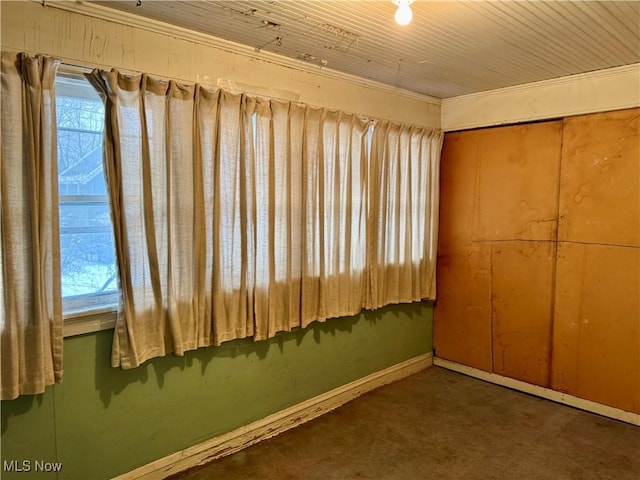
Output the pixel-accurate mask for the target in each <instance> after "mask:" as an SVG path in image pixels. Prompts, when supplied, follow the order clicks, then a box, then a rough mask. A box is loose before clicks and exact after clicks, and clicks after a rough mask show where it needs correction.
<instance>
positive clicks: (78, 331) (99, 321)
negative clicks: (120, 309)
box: [62, 309, 116, 337]
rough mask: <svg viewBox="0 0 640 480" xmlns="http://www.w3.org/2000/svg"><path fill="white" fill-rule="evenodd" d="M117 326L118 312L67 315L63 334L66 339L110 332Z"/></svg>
mask: <svg viewBox="0 0 640 480" xmlns="http://www.w3.org/2000/svg"><path fill="white" fill-rule="evenodd" d="M115 325H116V311H115V310H111V309H109V310H103V311H93V312H86V313H83V314H79V313H72V314H68V315H65V317H64V324H63V327H62V332H63V334H64V336H65V337H73V336H75V335H83V334H85V333H92V332H99V331H101V330H109V329H112V328H114V327H115Z"/></svg>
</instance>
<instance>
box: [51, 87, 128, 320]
mask: <svg viewBox="0 0 640 480" xmlns="http://www.w3.org/2000/svg"><path fill="white" fill-rule="evenodd" d="M56 114H57V127H58V179H59V183H58V186H59V195H60V199H59V200H60V250H61V266H62V296H63V305H64V309H65V312H67V313H68V312H70V311H72V310H73V311H78V310H80V311H82V310H94V309H96V308H101V307H105V306H108V305H113V304H114V303H115V302H116V301H117V281H116V266H115V257H114V246H113V230H112V228H111V217H110V214H109V204H108V198H107V190H106V185H105V178H104V172H103V168H102V140H103V128H104V106H103V103H102V101H101V100H100V98H99V97H98V95H97V94H96V93H95V91H94V90H93V88H92V87H91V85H90V84H89V83H88V82H87V81H86V80H85V79H84V78H82V77H72V76H64V75H61V76H58V79H57V80H56Z"/></svg>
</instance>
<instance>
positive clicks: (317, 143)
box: [90, 70, 441, 368]
mask: <svg viewBox="0 0 640 480" xmlns="http://www.w3.org/2000/svg"><path fill="white" fill-rule="evenodd" d="M90 78H91V81H92V83H93V84H94V85H95V86H96V87H97V88H98V90H99V91H101V92H102V94H103V96H104V97H105V99H106V116H107V119H106V139H105V142H106V147H105V152H106V154H105V157H106V158H105V162H106V163H105V164H106V168H105V171H106V175H107V183H108V185H109V191H110V198H111V204H112V210H113V215H112V216H113V220H114V230H115V239H116V251H117V256H118V265H119V269H120V284H121V291H122V305H121V308H120V312H119V315H118V320H117V326H116V332H115V340H114V348H113V357H112V363H113V365H114V366H118V365H120V366H122V367H123V368H131V367H135V366H137V365H139V364H140V363H142V362H144V361H145V360H147V359H149V358H152V357H156V356H161V355H164V354H166V353H167V352H175V353H176V354H178V355H182V354H183V352H185V351H187V350H190V349H194V348H198V347H200V346H206V345H218V344H220V343H222V342H224V341H228V340H232V339H236V338H243V337H250V336H253V338H254V339H256V340H260V339H264V338H268V337H271V336H273V335H274V334H275V333H276V332H278V331H286V330H291V329H293V328H296V327H305V326H306V325H308V324H309V323H311V322H313V321H316V320H325V319H327V318H330V317H338V316H343V315H351V314H355V313H357V312H359V311H360V310H361V309H362V308H364V307H365V306H366V305H367V303H370V304H371V305H373V306H380V305H383V304H386V303H391V302H399V301H412V300H416V299H420V298H432V296H433V294H434V281H435V278H434V272H433V266H434V259H435V244H434V243H433V242H434V239H435V238H436V235H437V232H436V227H435V225H436V222H437V161H436V160H437V157H438V155H439V144H438V141H440V142H441V136H438V135H439V134H437V133H434V132H430V131H427V130H421V129H414V128H410V127H403V126H397V125H392V124H381V126H380V128H379V129H378V130H377V131H376V133H375V134H374V139H375V145H377V146H378V149H379V152H378V153H376V156H375V158H374V159H372V163H370V159H369V154H368V152H369V144H368V141H369V138H370V134H371V128H372V126H373V124H372V121H371V120H369V119H366V118H361V117H358V116H356V115H351V114H346V113H343V112H337V111H330V110H326V109H321V108H313V107H308V106H304V105H300V104H296V103H290V102H280V101H275V100H266V99H257V98H251V97H248V96H245V95H233V94H230V93H227V92H225V91H220V90H214V89H208V88H205V87H202V86H198V85H183V84H179V83H176V82H169V81H163V80H158V79H154V78H152V77H149V76H147V75H137V76H125V75H122V74H120V73H118V72H117V71H110V72H105V71H98V70H96V71H94V72H93V73H92V74H91V76H90ZM372 181H373V182H374V183H375V190H370V188H369V185H370V182H372ZM434 188H435V190H434ZM378 190H380V195H378ZM374 191H375V192H376V195H375V196H372V192H374ZM378 207H380V208H381V211H380V212H378V210H376V209H377V208H378ZM405 210H406V211H405ZM434 214H435V215H436V217H435V219H434V217H432V215H434ZM372 215H374V216H375V221H372V220H371V218H372ZM405 237H407V238H405ZM387 241H390V242H393V243H392V244H390V245H389V246H386V245H385V243H384V242H387ZM396 245H400V246H399V247H397V246H396ZM372 258H373V259H374V261H372ZM371 264H373V267H374V268H375V276H374V277H373V278H374V280H375V282H374V287H375V288H372V284H371V283H370V280H371V276H370V272H369V270H368V268H369V267H371V266H372V265H371ZM386 275H389V276H390V278H389V279H386V278H385V276H386ZM394 282H397V284H394ZM372 292H375V293H372ZM372 298H374V300H375V301H371V299H372Z"/></svg>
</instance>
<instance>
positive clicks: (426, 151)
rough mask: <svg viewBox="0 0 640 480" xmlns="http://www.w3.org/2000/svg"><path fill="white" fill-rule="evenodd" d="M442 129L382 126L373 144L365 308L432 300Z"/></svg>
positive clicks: (378, 126)
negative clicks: (367, 292)
mask: <svg viewBox="0 0 640 480" xmlns="http://www.w3.org/2000/svg"><path fill="white" fill-rule="evenodd" d="M443 138H444V134H443V133H442V132H441V131H436V130H429V129H426V128H417V127H411V126H403V125H397V124H393V123H390V122H381V123H380V124H378V125H377V126H376V128H375V130H374V133H373V140H372V146H371V157H372V158H371V164H370V178H371V197H370V198H371V203H370V206H371V215H370V220H369V222H370V223H369V230H370V248H371V251H370V265H369V273H370V278H371V291H370V293H371V298H370V300H369V301H368V305H367V306H368V308H378V307H381V306H383V305H388V304H391V303H402V302H413V301H419V300H421V299H431V300H433V299H435V295H436V277H435V275H436V273H435V272H436V248H437V240H438V209H439V203H438V198H439V178H440V174H439V168H440V151H441V149H442V142H443Z"/></svg>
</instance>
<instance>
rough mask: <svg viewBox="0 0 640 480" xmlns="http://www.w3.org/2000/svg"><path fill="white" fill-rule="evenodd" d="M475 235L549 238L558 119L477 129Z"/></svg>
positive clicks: (557, 162) (552, 234)
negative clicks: (477, 162) (477, 157)
mask: <svg viewBox="0 0 640 480" xmlns="http://www.w3.org/2000/svg"><path fill="white" fill-rule="evenodd" d="M477 134H478V135H480V142H479V153H478V155H479V175H478V188H477V191H476V196H477V200H476V202H475V203H476V210H475V214H476V215H475V229H474V230H475V232H474V240H481V241H484V240H554V239H555V237H556V226H557V215H558V172H559V168H560V152H561V149H560V141H561V135H562V122H560V121H556V122H545V123H536V124H531V125H516V126H511V127H500V128H490V129H486V130H481V131H479V132H477Z"/></svg>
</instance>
